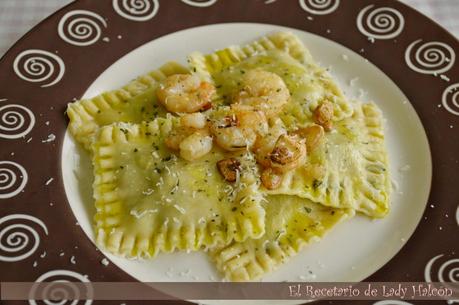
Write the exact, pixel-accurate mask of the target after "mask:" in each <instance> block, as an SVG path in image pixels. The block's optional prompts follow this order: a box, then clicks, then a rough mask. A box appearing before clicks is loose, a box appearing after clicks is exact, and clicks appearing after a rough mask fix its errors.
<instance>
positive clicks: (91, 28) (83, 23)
mask: <svg viewBox="0 0 459 305" xmlns="http://www.w3.org/2000/svg"><path fill="white" fill-rule="evenodd" d="M106 27H107V22H106V21H105V19H104V18H102V17H101V16H100V15H98V14H96V13H94V12H91V11H86V10H75V11H71V12H68V13H67V14H65V15H64V17H62V19H61V20H60V21H59V25H58V27H57V29H58V34H59V37H61V38H62V39H63V40H64V41H66V42H68V43H70V44H73V45H75V46H89V45H92V44H94V43H96V42H97V41H98V40H99V39H100V37H101V36H102V29H103V28H106Z"/></svg>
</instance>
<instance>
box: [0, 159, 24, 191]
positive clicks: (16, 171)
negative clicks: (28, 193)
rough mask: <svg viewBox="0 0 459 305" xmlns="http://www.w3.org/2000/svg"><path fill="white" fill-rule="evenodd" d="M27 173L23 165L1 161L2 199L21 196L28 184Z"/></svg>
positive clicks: (0, 186) (0, 184) (0, 181)
mask: <svg viewBox="0 0 459 305" xmlns="http://www.w3.org/2000/svg"><path fill="white" fill-rule="evenodd" d="M28 179H29V177H28V176H27V172H26V170H25V169H24V167H22V166H21V165H19V164H17V163H15V162H11V161H0V199H8V198H12V197H14V196H16V195H17V194H19V193H20V192H21V191H22V190H23V189H24V187H25V186H26V184H27V180H28Z"/></svg>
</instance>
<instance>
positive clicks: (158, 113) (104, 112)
mask: <svg viewBox="0 0 459 305" xmlns="http://www.w3.org/2000/svg"><path fill="white" fill-rule="evenodd" d="M177 73H189V71H188V69H186V68H185V67H183V66H181V65H179V64H177V63H175V62H170V63H167V64H166V65H164V66H162V67H161V68H160V69H159V70H156V71H153V72H150V73H148V74H146V75H143V76H140V77H139V78H137V79H136V80H134V81H132V82H130V83H129V84H128V85H126V86H125V87H123V88H121V89H118V90H114V91H109V92H105V93H102V94H101V95H99V96H96V97H94V98H92V99H86V100H81V101H77V102H75V103H71V104H69V105H68V107H67V115H68V117H69V119H70V123H69V127H68V128H69V131H70V133H71V134H72V135H73V136H74V137H75V139H76V140H77V141H78V142H79V143H80V144H82V145H83V146H84V147H85V148H86V149H88V150H89V149H90V145H91V143H92V142H94V137H95V136H96V133H97V131H98V130H99V128H100V127H102V126H106V125H110V124H112V123H115V122H129V123H140V122H142V121H151V120H153V119H155V118H156V117H162V116H165V113H166V112H165V110H164V109H163V108H162V107H160V106H159V105H158V103H157V102H156V88H157V87H158V84H159V82H160V81H161V80H163V79H165V78H166V77H167V76H169V75H173V74H177Z"/></svg>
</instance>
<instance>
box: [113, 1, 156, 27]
mask: <svg viewBox="0 0 459 305" xmlns="http://www.w3.org/2000/svg"><path fill="white" fill-rule="evenodd" d="M113 8H114V9H115V12H116V13H117V14H118V15H120V16H121V17H124V18H126V19H129V20H132V21H139V22H140V21H148V20H150V19H152V18H153V17H155V16H156V14H157V13H158V10H159V2H158V0H113Z"/></svg>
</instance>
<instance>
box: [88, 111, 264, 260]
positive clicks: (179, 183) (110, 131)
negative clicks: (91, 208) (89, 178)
mask: <svg viewBox="0 0 459 305" xmlns="http://www.w3.org/2000/svg"><path fill="white" fill-rule="evenodd" d="M174 124H175V123H174V119H172V118H167V119H156V120H154V121H152V122H147V123H142V124H140V125H135V124H125V123H117V124H114V125H110V126H106V127H103V128H102V129H101V132H100V134H99V136H98V139H97V141H96V142H95V144H94V147H93V151H94V157H93V158H94V173H95V183H94V197H95V199H96V208H97V214H96V216H95V220H96V233H97V242H98V244H99V245H100V246H102V247H104V248H106V249H107V250H109V251H110V252H112V253H115V254H120V255H123V256H128V257H154V256H155V255H156V254H157V253H158V252H159V251H163V252H171V251H174V250H175V249H179V250H199V249H205V248H207V247H211V246H216V245H218V244H227V243H229V242H231V241H232V240H233V239H234V240H237V241H244V240H245V239H247V238H259V237H261V236H262V235H263V234H264V228H265V227H264V214H265V212H264V209H263V207H262V206H261V204H260V203H261V199H262V197H261V195H260V193H259V192H258V185H257V180H256V179H255V175H256V166H255V163H254V160H253V158H251V157H250V156H249V155H248V154H246V153H241V154H238V155H233V157H234V158H237V159H238V160H239V161H240V162H241V166H242V170H241V176H240V179H239V181H237V182H236V183H235V184H233V185H230V184H228V183H227V182H225V181H224V180H223V179H222V178H221V176H220V175H219V173H218V172H217V169H216V165H215V163H216V162H217V161H218V160H220V159H222V158H223V157H224V153H223V152H221V151H219V150H218V149H215V150H214V151H212V152H211V153H209V154H208V155H206V157H204V158H202V159H200V160H198V161H195V162H188V161H185V160H183V159H180V158H177V157H175V155H173V154H171V153H170V152H169V151H168V150H167V149H166V148H165V146H164V144H163V143H164V137H165V136H166V135H167V134H168V132H170V130H171V128H172V127H173V125H174Z"/></svg>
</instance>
